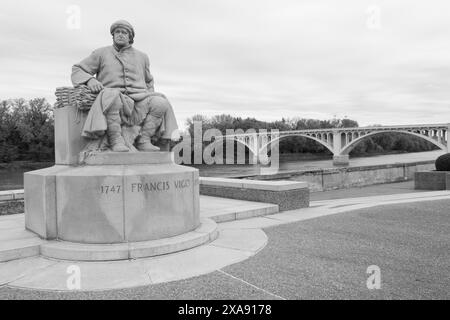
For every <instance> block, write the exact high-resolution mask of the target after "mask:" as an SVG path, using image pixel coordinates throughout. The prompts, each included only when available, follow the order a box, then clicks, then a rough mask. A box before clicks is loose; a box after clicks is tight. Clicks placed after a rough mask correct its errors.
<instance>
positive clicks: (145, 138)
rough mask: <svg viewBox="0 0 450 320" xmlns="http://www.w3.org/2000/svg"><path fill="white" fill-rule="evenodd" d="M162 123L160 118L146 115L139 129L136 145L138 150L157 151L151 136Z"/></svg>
mask: <svg viewBox="0 0 450 320" xmlns="http://www.w3.org/2000/svg"><path fill="white" fill-rule="evenodd" d="M161 123H162V118H158V117H155V116H152V115H150V114H149V115H147V117H146V118H145V122H144V125H143V126H142V129H141V137H140V138H139V142H138V143H137V145H136V148H137V149H138V150H139V151H147V152H148V151H159V148H158V147H157V146H155V145H153V144H152V142H151V137H153V136H154V135H155V133H156V130H158V128H159V126H160V125H161Z"/></svg>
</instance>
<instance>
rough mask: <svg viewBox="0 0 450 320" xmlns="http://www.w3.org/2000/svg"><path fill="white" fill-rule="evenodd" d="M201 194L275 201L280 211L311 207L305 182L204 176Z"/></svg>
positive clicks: (201, 183)
mask: <svg viewBox="0 0 450 320" xmlns="http://www.w3.org/2000/svg"><path fill="white" fill-rule="evenodd" d="M200 194H202V195H206V196H214V197H222V198H230V199H238V200H248V201H257V202H265V203H274V204H277V205H278V209H279V210H280V211H286V210H294V209H299V208H306V207H309V188H308V184H307V183H304V182H293V181H256V180H243V179H228V178H207V177H202V178H200Z"/></svg>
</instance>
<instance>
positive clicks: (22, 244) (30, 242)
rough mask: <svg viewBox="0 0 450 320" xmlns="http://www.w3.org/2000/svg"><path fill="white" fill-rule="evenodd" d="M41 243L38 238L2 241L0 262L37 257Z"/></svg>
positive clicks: (0, 243) (0, 244)
mask: <svg viewBox="0 0 450 320" xmlns="http://www.w3.org/2000/svg"><path fill="white" fill-rule="evenodd" d="M43 242H44V241H43V240H41V239H39V238H38V237H33V238H26V239H14V238H13V239H9V240H2V241H1V242H0V262H5V261H10V260H15V259H22V258H27V257H33V256H37V255H39V250H40V245H41V244H42V243H43Z"/></svg>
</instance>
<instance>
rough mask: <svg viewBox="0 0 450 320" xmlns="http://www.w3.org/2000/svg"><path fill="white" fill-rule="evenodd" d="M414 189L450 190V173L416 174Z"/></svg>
mask: <svg viewBox="0 0 450 320" xmlns="http://www.w3.org/2000/svg"><path fill="white" fill-rule="evenodd" d="M414 189H418V190H450V171H418V172H416V173H415V174H414Z"/></svg>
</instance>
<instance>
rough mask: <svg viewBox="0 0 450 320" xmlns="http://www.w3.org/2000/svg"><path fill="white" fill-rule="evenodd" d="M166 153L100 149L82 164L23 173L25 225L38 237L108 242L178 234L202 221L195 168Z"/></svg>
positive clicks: (189, 229)
mask: <svg viewBox="0 0 450 320" xmlns="http://www.w3.org/2000/svg"><path fill="white" fill-rule="evenodd" d="M172 159H173V157H172V156H171V153H170V152H137V153H132V152H129V153H115V152H106V153H101V154H93V155H91V156H90V157H89V158H88V159H87V161H86V163H88V165H84V166H69V165H56V166H54V167H51V168H46V169H42V170H36V171H32V172H27V173H25V220H26V228H27V229H29V230H31V231H33V232H35V233H37V234H38V235H39V236H41V237H42V238H44V239H60V240H66V241H71V242H78V243H92V244H113V243H124V242H137V241H149V240H156V239H163V238H168V237H174V236H177V235H181V234H184V233H187V232H190V231H193V230H194V229H196V228H198V227H199V225H200V218H199V214H200V213H199V175H198V170H197V169H193V168H189V167H185V166H180V165H176V164H174V163H173V161H172Z"/></svg>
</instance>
